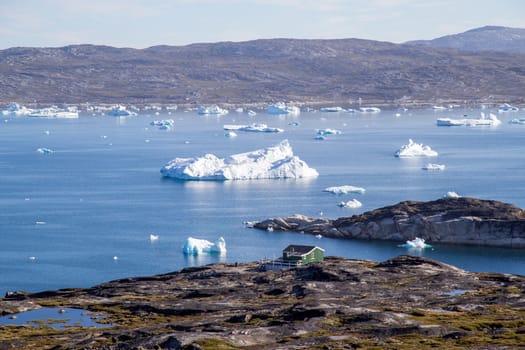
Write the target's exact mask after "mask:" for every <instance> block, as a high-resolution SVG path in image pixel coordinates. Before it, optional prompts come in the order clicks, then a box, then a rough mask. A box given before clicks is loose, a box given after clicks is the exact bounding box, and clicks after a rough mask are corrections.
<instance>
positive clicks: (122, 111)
mask: <svg viewBox="0 0 525 350" xmlns="http://www.w3.org/2000/svg"><path fill="white" fill-rule="evenodd" d="M107 114H108V115H110V116H113V117H133V116H136V115H137V113H136V112H133V111H128V110H127V109H126V107H125V106H122V105H116V106H114V107H113V108H112V109H111V110H110V111H109V112H108V113H107Z"/></svg>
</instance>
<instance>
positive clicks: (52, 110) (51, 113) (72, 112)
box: [28, 106, 79, 119]
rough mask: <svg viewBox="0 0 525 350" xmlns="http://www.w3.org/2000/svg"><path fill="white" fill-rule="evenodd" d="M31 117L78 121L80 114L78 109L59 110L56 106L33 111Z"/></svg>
mask: <svg viewBox="0 0 525 350" xmlns="http://www.w3.org/2000/svg"><path fill="white" fill-rule="evenodd" d="M28 116H29V117H35V118H59V119H77V118H78V116H79V114H78V110H77V109H76V107H64V108H58V107H56V106H52V107H48V108H40V109H35V110H32V111H31V113H29V114H28Z"/></svg>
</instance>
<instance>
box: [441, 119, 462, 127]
mask: <svg viewBox="0 0 525 350" xmlns="http://www.w3.org/2000/svg"><path fill="white" fill-rule="evenodd" d="M436 125H437V126H462V125H465V119H452V118H438V119H436Z"/></svg>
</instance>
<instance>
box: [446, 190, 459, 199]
mask: <svg viewBox="0 0 525 350" xmlns="http://www.w3.org/2000/svg"><path fill="white" fill-rule="evenodd" d="M459 197H461V196H460V195H459V194H457V193H456V192H454V191H449V192H447V193H446V194H445V195H444V196H443V198H459Z"/></svg>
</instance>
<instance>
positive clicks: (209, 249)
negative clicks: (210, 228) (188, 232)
mask: <svg viewBox="0 0 525 350" xmlns="http://www.w3.org/2000/svg"><path fill="white" fill-rule="evenodd" d="M182 252H183V253H184V254H187V255H201V254H225V253H226V241H225V240H224V238H222V237H220V238H219V239H218V240H216V241H215V243H213V242H210V241H207V240H205V239H198V238H193V237H188V239H186V242H184V246H183V247H182Z"/></svg>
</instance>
